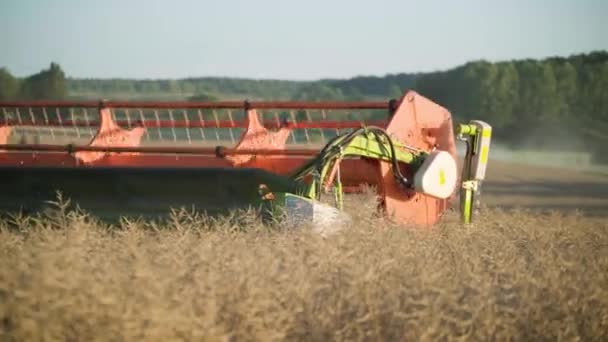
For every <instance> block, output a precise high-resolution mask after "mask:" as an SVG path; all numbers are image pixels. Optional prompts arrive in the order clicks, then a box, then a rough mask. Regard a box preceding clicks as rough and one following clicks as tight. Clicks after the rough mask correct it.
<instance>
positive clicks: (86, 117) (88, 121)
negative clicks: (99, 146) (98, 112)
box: [82, 108, 101, 138]
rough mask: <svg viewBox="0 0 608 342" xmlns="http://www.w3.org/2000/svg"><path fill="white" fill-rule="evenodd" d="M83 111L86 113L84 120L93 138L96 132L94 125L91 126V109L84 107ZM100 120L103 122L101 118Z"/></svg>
mask: <svg viewBox="0 0 608 342" xmlns="http://www.w3.org/2000/svg"><path fill="white" fill-rule="evenodd" d="M82 113H83V115H84V121H85V122H86V123H87V127H88V129H89V134H90V135H91V138H93V136H95V132H93V127H91V125H90V123H91V121H90V119H89V110H88V109H86V108H82ZM99 122H100V123H101V120H99Z"/></svg>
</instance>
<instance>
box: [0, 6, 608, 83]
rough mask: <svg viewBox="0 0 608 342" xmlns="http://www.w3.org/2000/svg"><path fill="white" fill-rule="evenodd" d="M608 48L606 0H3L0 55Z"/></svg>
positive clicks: (265, 71) (262, 55)
mask: <svg viewBox="0 0 608 342" xmlns="http://www.w3.org/2000/svg"><path fill="white" fill-rule="evenodd" d="M605 49H608V0H578V1H577V0H527V1H526V0H509V1H505V0H500V1H489V0H486V1H483V0H460V1H456V0H443V1H437V0H431V1H423V0H418V1H409V0H368V1H358V0H351V1H346V0H333V1H332V0H306V1H302V0H300V1H290V0H283V1H280V0H258V1H253V0H251V1H246V0H218V1H207V0H198V1H197V0H166V1H161V0H99V1H91V0H38V1H35V0H0V67H2V66H4V67H7V68H8V69H9V70H10V71H11V72H12V73H13V74H14V75H15V76H19V77H23V76H27V75H30V74H33V73H36V72H38V71H40V70H42V69H44V68H48V66H49V64H50V63H51V62H52V61H54V62H57V63H59V64H60V65H61V67H62V69H63V70H64V71H65V72H66V74H67V75H68V76H70V77H83V78H84V77H95V78H115V77H118V78H140V79H141V78H151V79H155V78H183V77H203V76H229V77H246V78H258V79H292V80H313V79H319V78H348V77H354V76H358V75H377V76H382V75H385V74H388V73H401V72H425V71H433V70H445V69H449V68H451V67H454V66H457V65H460V64H462V63H466V62H468V61H472V60H480V59H485V60H489V61H501V60H510V59H522V58H543V57H547V56H556V55H559V56H568V55H571V54H577V53H587V52H590V51H594V50H605Z"/></svg>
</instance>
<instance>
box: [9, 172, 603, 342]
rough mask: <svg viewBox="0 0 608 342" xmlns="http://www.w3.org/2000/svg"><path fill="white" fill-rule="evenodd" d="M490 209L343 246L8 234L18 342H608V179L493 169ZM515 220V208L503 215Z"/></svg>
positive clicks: (164, 232)
mask: <svg viewBox="0 0 608 342" xmlns="http://www.w3.org/2000/svg"><path fill="white" fill-rule="evenodd" d="M490 171H491V173H490V174H489V177H488V182H487V184H485V185H484V188H485V189H487V190H486V191H485V192H484V194H483V197H482V198H483V201H484V203H486V204H488V205H489V206H490V207H489V208H485V209H484V210H483V211H482V213H481V214H480V216H478V217H476V221H475V223H474V224H472V225H470V226H463V225H461V224H460V223H459V222H458V219H457V215H456V213H455V212H450V213H448V214H447V215H446V217H444V219H443V220H442V222H441V223H440V224H439V225H437V226H436V227H434V229H431V230H424V229H415V228H413V227H403V226H398V225H396V224H394V223H391V222H389V221H387V220H386V219H383V218H377V217H374V215H373V210H374V204H373V203H374V202H373V201H372V200H371V198H365V196H363V197H355V198H350V199H351V200H350V201H349V202H348V203H347V208H346V210H347V211H348V212H349V213H350V214H351V215H352V216H353V222H354V223H353V224H352V225H351V226H349V227H347V228H346V229H344V230H342V231H340V232H338V233H337V234H334V235H330V236H327V237H323V236H320V235H319V234H315V233H313V232H311V231H310V229H309V228H310V227H306V226H302V227H292V228H286V227H273V226H268V225H263V224H261V223H260V222H259V221H258V220H257V219H256V217H255V216H254V215H252V214H251V213H239V214H235V216H233V217H224V218H215V219H213V218H209V217H205V216H201V215H196V214H192V213H187V212H179V211H176V212H174V213H173V214H172V215H171V216H170V217H169V220H167V221H166V222H149V221H148V222H146V221H137V220H135V221H128V220H123V221H122V222H121V223H120V224H116V225H109V224H104V223H102V222H99V221H97V220H96V219H94V218H93V217H91V216H89V215H86V214H82V213H79V212H76V211H70V210H66V209H61V208H58V210H57V211H55V212H49V213H47V214H46V215H45V216H39V217H36V216H31V217H13V218H10V219H4V220H0V335H1V337H2V340H6V341H38V340H45V341H53V340H57V341H66V340H67V341H127V340H128V341H133V340H137V341H139V340H146V341H169V340H171V341H172V340H190V341H191V340H194V341H201V340H202V341H218V340H222V341H224V340H226V341H253V340H260V341H282V340H289V341H325V340H340V341H343V340H347V341H395V340H406V341H436V340H479V341H488V340H512V341H543V340H581V341H606V340H608V272H607V271H608V220H607V218H606V216H607V214H608V182H606V179H607V178H606V177H605V176H600V175H589V174H580V173H571V172H560V171H557V170H549V171H548V170H546V169H539V168H532V167H528V168H525V167H522V166H521V165H512V164H501V163H493V164H492V169H491V170H490ZM501 208H503V209H501Z"/></svg>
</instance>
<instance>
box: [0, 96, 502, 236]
mask: <svg viewBox="0 0 608 342" xmlns="http://www.w3.org/2000/svg"><path fill="white" fill-rule="evenodd" d="M491 130H492V129H491V127H490V125H488V124H487V123H485V122H483V121H478V120H474V121H470V122H467V123H462V124H459V123H455V122H453V121H452V115H451V113H450V112H449V111H448V110H447V109H446V108H443V107H442V106H440V105H439V104H436V103H434V102H432V101H431V100H429V99H427V98H425V97H424V96H422V95H420V94H418V93H416V92H414V91H408V92H406V93H405V94H404V95H403V96H402V97H401V98H400V99H391V100H387V101H379V102H249V101H226V102H122V101H31V102H30V101H28V102H0V179H2V191H1V192H0V210H2V211H3V212H5V213H6V212H26V213H34V212H39V211H41V210H44V208H45V206H46V205H48V203H49V201H53V200H55V199H56V196H57V193H58V192H60V193H61V194H62V196H63V197H67V198H69V199H70V200H71V201H72V202H73V203H76V204H78V206H79V207H80V208H82V209H84V210H87V211H90V212H91V213H93V214H95V215H99V216H100V217H107V218H111V217H114V218H115V217H120V216H125V215H127V216H128V215H136V216H155V215H158V214H159V213H166V212H168V211H169V209H171V208H187V209H194V210H197V211H201V212H206V213H209V214H216V213H224V212H226V211H229V210H232V209H235V208H251V207H253V208H256V209H259V210H261V211H262V212H261V213H262V214H263V216H264V217H266V218H268V217H269V218H271V219H276V220H286V222H319V223H322V224H327V225H331V224H334V223H335V222H337V221H340V220H344V219H345V217H346V216H347V215H345V214H344V212H343V211H342V209H343V201H344V197H345V196H348V195H349V194H351V193H357V192H361V191H362V190H363V189H367V188H369V187H370V186H371V187H372V188H374V189H375V191H376V194H377V204H378V210H379V212H380V213H382V214H383V215H386V216H388V217H389V218H390V219H392V220H394V221H395V222H398V223H403V224H406V225H415V226H420V227H432V226H433V225H435V224H436V223H437V222H439V221H440V220H441V218H442V217H443V216H444V213H445V212H446V210H447V209H448V208H450V207H452V206H457V207H458V208H459V211H460V214H461V217H462V220H463V222H464V223H470V222H471V220H472V216H473V213H474V211H475V210H474V209H475V208H474V207H475V205H474V204H475V203H476V202H477V201H476V196H477V194H479V191H480V188H481V184H482V182H483V180H484V178H485V171H486V167H487V162H488V155H489V147H490V140H491ZM459 141H462V143H464V144H465V145H466V154H465V155H464V157H463V159H462V160H461V161H460V162H459V161H458V158H459V156H458V155H457V149H456V144H457V142H459ZM459 165H461V166H460V167H459ZM326 196H330V198H331V199H332V200H331V201H329V202H328V201H322V198H325V197H326Z"/></svg>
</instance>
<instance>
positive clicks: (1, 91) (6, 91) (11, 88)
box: [0, 68, 19, 101]
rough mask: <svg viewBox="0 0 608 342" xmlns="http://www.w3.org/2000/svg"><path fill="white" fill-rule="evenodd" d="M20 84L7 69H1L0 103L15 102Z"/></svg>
mask: <svg viewBox="0 0 608 342" xmlns="http://www.w3.org/2000/svg"><path fill="white" fill-rule="evenodd" d="M18 87H19V83H18V82H17V79H15V77H13V75H11V73H10V72H9V71H8V69H7V68H0V101H7V100H13V99H14V98H15V96H16V95H17V90H18Z"/></svg>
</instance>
